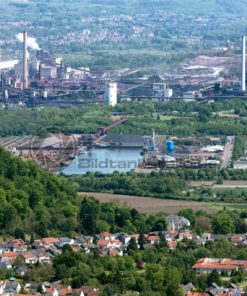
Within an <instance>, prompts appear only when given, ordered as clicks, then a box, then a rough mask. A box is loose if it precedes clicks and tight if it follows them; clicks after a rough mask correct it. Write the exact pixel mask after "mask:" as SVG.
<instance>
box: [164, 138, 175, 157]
mask: <svg viewBox="0 0 247 296" xmlns="http://www.w3.org/2000/svg"><path fill="white" fill-rule="evenodd" d="M166 144H167V154H168V155H173V153H174V142H173V141H171V140H169V141H167V143H166Z"/></svg>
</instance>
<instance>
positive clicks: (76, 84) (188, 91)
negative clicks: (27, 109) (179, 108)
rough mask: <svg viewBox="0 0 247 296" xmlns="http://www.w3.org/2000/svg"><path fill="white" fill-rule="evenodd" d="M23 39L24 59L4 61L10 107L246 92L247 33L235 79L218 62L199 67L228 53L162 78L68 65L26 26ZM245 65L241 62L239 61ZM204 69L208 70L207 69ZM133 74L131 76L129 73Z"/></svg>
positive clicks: (1, 68) (0, 96)
mask: <svg viewBox="0 0 247 296" xmlns="http://www.w3.org/2000/svg"><path fill="white" fill-rule="evenodd" d="M17 38H18V40H19V41H21V42H23V54H22V58H20V59H19V60H18V59H15V60H8V61H0V72H1V92H0V101H1V102H2V106H3V107H6V106H7V107H10V106H18V107H23V106H41V105H48V106H71V105H83V104H107V105H110V106H112V107H114V106H115V105H116V104H117V103H118V102H121V101H139V100H143V99H151V100H154V101H168V100H173V99H181V100H184V101H188V102H190V101H199V102H202V103H203V102H205V103H207V102H211V101H213V100H217V99H231V98H235V97H245V96H246V36H245V35H244V36H243V37H242V46H241V50H242V61H241V72H242V74H241V75H242V77H241V79H240V78H239V83H237V82H236V81H235V80H233V81H232V82H231V81H230V80H229V79H225V78H224V79H223V78H222V77H219V75H218V74H219V72H220V69H222V66H221V64H219V67H218V68H216V67H211V68H212V69H213V70H212V69H211V68H209V67H207V66H200V65H198V64H197V62H200V63H201V62H203V61H204V60H207V61H208V60H211V59H212V60H213V59H215V61H216V63H217V62H219V63H221V60H223V59H224V58H221V57H217V56H214V57H206V56H198V58H197V59H198V61H196V60H195V62H194V63H195V64H193V63H192V64H184V65H183V66H182V67H181V68H178V69H177V70H176V71H177V72H174V71H173V70H171V72H170V73H165V74H164V75H162V76H159V77H155V78H154V77H152V75H146V76H143V77H134V76H133V77H132V78H130V77H129V76H128V75H132V74H133V73H135V71H130V70H129V69H125V70H119V71H117V70H112V71H102V72H99V71H91V70H90V69H89V68H87V67H80V68H75V67H70V66H69V65H65V63H64V61H63V59H62V57H54V56H52V55H51V54H50V53H49V52H47V51H46V50H44V49H41V48H40V47H39V45H38V44H37V43H36V40H35V39H34V38H31V37H29V36H28V33H27V32H26V31H25V32H23V34H18V36H17ZM239 68H240V61H239ZM205 71H206V72H207V73H206V74H205ZM126 77H128V78H126Z"/></svg>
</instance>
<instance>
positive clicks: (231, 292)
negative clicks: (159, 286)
mask: <svg viewBox="0 0 247 296" xmlns="http://www.w3.org/2000/svg"><path fill="white" fill-rule="evenodd" d="M187 286H189V288H190V291H188V292H187V293H186V294H185V295H186V296H243V295H245V293H244V291H243V290H242V289H238V288H237V287H236V286H235V285H234V284H229V285H228V286H227V287H226V288H223V287H219V286H218V285H217V284H215V283H214V284H212V285H211V287H209V288H208V289H206V292H205V293H198V292H193V291H192V290H194V288H195V287H194V286H193V284H191V283H189V284H188V285H187Z"/></svg>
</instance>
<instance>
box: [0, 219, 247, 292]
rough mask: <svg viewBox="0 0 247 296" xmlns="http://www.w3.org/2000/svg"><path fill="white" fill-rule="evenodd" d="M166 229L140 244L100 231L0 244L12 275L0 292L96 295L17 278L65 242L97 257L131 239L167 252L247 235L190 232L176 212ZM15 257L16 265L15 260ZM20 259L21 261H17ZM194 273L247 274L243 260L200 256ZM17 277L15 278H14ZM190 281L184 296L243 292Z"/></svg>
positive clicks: (2, 265)
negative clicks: (198, 287)
mask: <svg viewBox="0 0 247 296" xmlns="http://www.w3.org/2000/svg"><path fill="white" fill-rule="evenodd" d="M167 223H168V230H167V231H160V232H158V231H154V232H151V233H148V234H144V235H143V237H144V242H145V243H144V244H143V245H141V243H140V241H141V239H140V238H141V236H142V235H141V234H127V233H124V232H121V233H114V234H112V233H109V232H103V233H100V234H98V235H96V236H84V235H82V236H78V237H74V238H69V237H58V238H56V237H46V238H41V239H39V240H34V241H33V242H32V243H27V242H25V241H24V240H22V239H11V240H8V241H4V242H2V243H0V269H9V270H13V276H12V277H10V278H9V280H3V281H0V295H5V296H10V295H15V296H22V294H20V292H21V291H22V293H23V289H24V291H25V293H27V294H30V295H40V294H41V293H42V294H43V295H45V296H70V295H79V296H96V295H100V292H99V290H98V289H97V288H96V287H93V286H92V287H90V286H82V287H81V288H80V289H72V288H71V287H70V286H68V285H63V284H62V283H61V282H53V283H47V282H45V283H36V282H35V283H26V284H25V286H24V287H22V286H21V284H20V282H19V281H18V279H19V278H24V277H25V275H26V274H27V273H28V271H29V268H30V266H32V265H34V264H39V263H46V264H52V262H53V259H54V257H55V256H57V255H59V254H61V253H62V248H63V247H64V246H65V245H70V246H71V248H72V249H73V251H75V252H79V251H84V252H85V253H91V252H95V251H97V252H98V254H99V256H124V255H125V254H127V253H128V250H129V249H128V248H129V246H130V244H132V243H133V242H134V243H136V246H137V247H138V248H141V247H142V248H144V249H145V248H152V247H155V246H157V245H159V244H161V243H164V242H165V243H166V246H167V248H168V249H169V250H170V252H173V251H175V250H176V247H177V245H178V244H179V242H181V241H183V242H185V241H187V242H190V241H192V242H194V243H196V244H197V245H204V244H205V243H206V242H207V241H212V242H217V241H219V240H220V239H222V238H227V239H228V240H230V241H231V242H232V243H233V244H234V245H236V246H240V245H247V234H242V235H239V234H229V235H215V234H211V233H203V234H202V235H201V236H198V235H195V234H193V232H192V231H191V230H190V221H189V220H188V219H186V218H184V217H181V216H177V215H169V216H167ZM17 260H18V264H17V263H16V262H17ZM20 262H22V264H20ZM191 268H193V269H194V270H195V272H196V275H197V276H199V275H201V274H210V273H211V272H212V271H214V270H215V271H217V272H218V273H220V274H221V273H222V272H224V273H226V275H229V276H230V275H231V272H233V271H234V270H241V271H243V272H244V273H247V260H231V259H230V258H201V259H199V260H198V261H197V262H195V264H194V266H192V267H191ZM14 276H15V277H16V278H18V279H16V278H15V277H14ZM194 288H195V287H194V286H193V284H192V283H188V284H187V285H184V295H186V296H240V295H246V294H244V292H243V290H241V289H240V290H239V289H238V288H237V286H235V285H234V284H230V285H229V286H228V287H227V288H222V287H219V286H217V285H216V284H213V285H212V286H211V287H209V288H208V292H207V293H194V292H193V290H194Z"/></svg>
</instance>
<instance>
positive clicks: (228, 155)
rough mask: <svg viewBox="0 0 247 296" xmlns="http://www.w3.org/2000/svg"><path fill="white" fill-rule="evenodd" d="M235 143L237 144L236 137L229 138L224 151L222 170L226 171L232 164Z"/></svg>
mask: <svg viewBox="0 0 247 296" xmlns="http://www.w3.org/2000/svg"><path fill="white" fill-rule="evenodd" d="M234 143H235V137H234V136H231V137H227V142H226V145H225V150H224V153H223V155H222V163H221V168H222V169H226V168H227V167H228V166H229V165H230V163H231V160H232V153H233V148H234Z"/></svg>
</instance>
